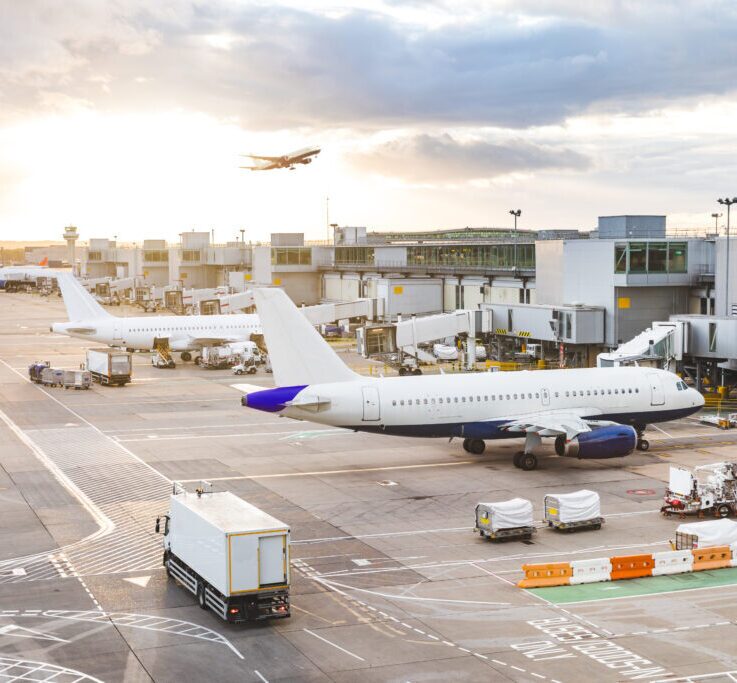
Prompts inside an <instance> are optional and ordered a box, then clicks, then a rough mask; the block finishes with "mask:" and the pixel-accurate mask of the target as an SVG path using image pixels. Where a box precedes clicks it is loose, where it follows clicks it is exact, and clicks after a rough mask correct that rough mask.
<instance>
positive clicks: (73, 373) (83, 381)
mask: <svg viewBox="0 0 737 683" xmlns="http://www.w3.org/2000/svg"><path fill="white" fill-rule="evenodd" d="M62 383H63V385H64V388H65V389H89V388H90V385H91V384H92V375H91V374H90V372H89V371H88V370H64V378H63V380H62Z"/></svg>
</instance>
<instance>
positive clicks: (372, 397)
mask: <svg viewBox="0 0 737 683" xmlns="http://www.w3.org/2000/svg"><path fill="white" fill-rule="evenodd" d="M380 417H381V412H380V410H379V390H378V389H377V388H376V387H363V421H364V422H375V421H376V420H378V419H379V418H380Z"/></svg>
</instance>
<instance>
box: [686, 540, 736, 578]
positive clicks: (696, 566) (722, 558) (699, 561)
mask: <svg viewBox="0 0 737 683" xmlns="http://www.w3.org/2000/svg"><path fill="white" fill-rule="evenodd" d="M691 552H692V553H693V570H694V571H695V572H703V571H707V570H709V569H724V568H725V567H729V566H731V564H732V549H731V548H730V547H729V546H728V545H719V546H716V547H714V548H697V549H696V550H692V551H691Z"/></svg>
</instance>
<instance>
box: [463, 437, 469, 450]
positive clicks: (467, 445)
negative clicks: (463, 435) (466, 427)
mask: <svg viewBox="0 0 737 683" xmlns="http://www.w3.org/2000/svg"><path fill="white" fill-rule="evenodd" d="M463 450H464V451H466V453H470V452H471V439H463Z"/></svg>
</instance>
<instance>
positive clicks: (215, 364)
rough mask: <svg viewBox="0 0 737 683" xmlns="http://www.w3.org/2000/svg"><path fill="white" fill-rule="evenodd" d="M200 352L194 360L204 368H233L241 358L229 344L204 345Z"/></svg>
mask: <svg viewBox="0 0 737 683" xmlns="http://www.w3.org/2000/svg"><path fill="white" fill-rule="evenodd" d="M200 354H201V355H199V356H195V360H194V362H195V363H196V364H197V365H200V366H201V367H203V368H210V369H212V370H222V369H224V368H232V367H233V366H234V365H237V364H238V361H239V360H240V356H239V354H238V353H237V352H236V351H234V350H233V349H232V348H230V346H229V345H227V344H226V345H224V346H203V347H202V351H201V352H200Z"/></svg>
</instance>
